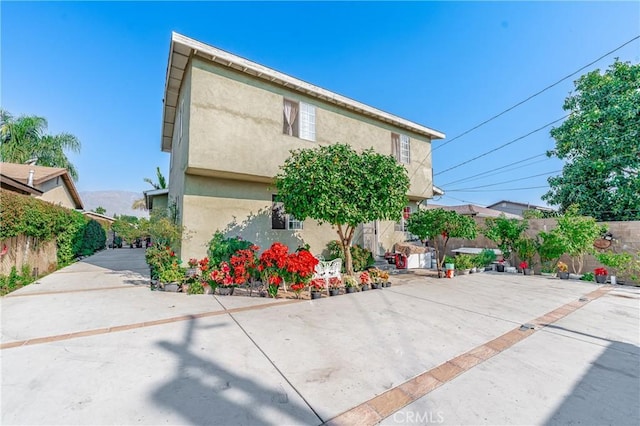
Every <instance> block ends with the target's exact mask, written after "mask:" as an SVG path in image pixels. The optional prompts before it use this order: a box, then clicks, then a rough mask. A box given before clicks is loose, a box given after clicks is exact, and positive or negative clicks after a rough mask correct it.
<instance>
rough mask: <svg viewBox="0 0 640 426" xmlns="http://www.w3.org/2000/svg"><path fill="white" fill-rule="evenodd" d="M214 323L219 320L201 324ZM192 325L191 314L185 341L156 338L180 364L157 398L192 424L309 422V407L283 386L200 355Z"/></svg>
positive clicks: (193, 325)
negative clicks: (266, 384) (273, 385)
mask: <svg viewBox="0 0 640 426" xmlns="http://www.w3.org/2000/svg"><path fill="white" fill-rule="evenodd" d="M218 327H223V325H213V326H209V327H204V328H206V329H211V328H218ZM196 328H200V329H202V328H203V327H199V326H197V325H196V320H195V319H192V320H190V321H188V323H187V330H186V333H185V339H184V343H181V344H176V343H173V342H169V341H166V340H165V341H160V342H158V343H157V344H158V345H159V346H160V347H161V348H163V349H164V350H166V351H168V352H169V353H171V354H173V355H175V356H176V357H177V359H178V361H179V365H178V367H177V369H176V371H175V374H174V377H173V378H172V379H171V380H170V381H169V382H167V383H166V384H164V385H162V386H161V387H160V388H158V389H157V390H156V391H155V392H154V393H153V400H154V401H155V402H156V403H158V404H160V405H161V406H162V407H166V408H169V409H171V410H173V411H174V412H176V413H178V414H179V415H180V416H181V417H182V418H183V419H185V421H186V422H188V423H189V424H196V425H204V424H209V425H211V424H219V425H232V424H245V425H267V424H291V423H297V424H309V423H310V421H312V420H313V412H312V411H311V409H310V408H309V407H306V406H301V405H299V404H296V403H295V402H293V401H291V400H290V399H289V396H288V395H287V391H286V390H285V389H284V388H283V387H282V386H280V388H279V389H270V388H266V387H264V386H263V385H261V384H258V383H256V382H255V381H253V380H251V379H248V378H246V377H240V376H238V375H236V374H234V373H232V372H230V371H228V370H226V369H224V368H223V367H221V366H219V365H217V364H216V363H215V362H212V361H211V360H209V359H205V358H203V357H201V356H199V355H198V354H197V353H196V351H197V350H198V348H196V347H193V346H194V345H193V342H192V340H193V333H194V330H195V329H196ZM213 338H214V336H211V339H213ZM225 342H229V339H225ZM220 344H221V345H222V344H224V343H223V342H220ZM237 362H238V363H243V362H245V359H243V358H242V357H240V358H238V360H237ZM241 369H242V368H241ZM278 420H279V421H278ZM319 423H321V421H320V419H318V418H316V424H319Z"/></svg>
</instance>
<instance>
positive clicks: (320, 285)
mask: <svg viewBox="0 0 640 426" xmlns="http://www.w3.org/2000/svg"><path fill="white" fill-rule="evenodd" d="M325 284H326V283H325V281H324V279H322V278H314V279H312V280H311V283H309V288H311V291H321V290H323V289H324V286H325Z"/></svg>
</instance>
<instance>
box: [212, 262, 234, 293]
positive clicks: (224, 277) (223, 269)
mask: <svg viewBox="0 0 640 426" xmlns="http://www.w3.org/2000/svg"><path fill="white" fill-rule="evenodd" d="M210 277H211V279H212V280H213V281H214V282H215V283H216V284H217V285H218V286H219V287H235V286H236V284H235V282H234V280H233V277H232V276H231V268H230V267H229V264H228V263H227V262H221V263H220V266H219V267H218V268H214V269H213V270H212V271H211V274H210Z"/></svg>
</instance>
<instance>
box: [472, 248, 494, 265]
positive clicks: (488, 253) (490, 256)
mask: <svg viewBox="0 0 640 426" xmlns="http://www.w3.org/2000/svg"><path fill="white" fill-rule="evenodd" d="M496 257H497V256H496V252H495V251H493V250H491V249H484V250H482V251H481V252H480V253H479V254H478V255H477V256H476V261H477V265H478V266H486V265H491V264H492V263H493V262H495V260H496Z"/></svg>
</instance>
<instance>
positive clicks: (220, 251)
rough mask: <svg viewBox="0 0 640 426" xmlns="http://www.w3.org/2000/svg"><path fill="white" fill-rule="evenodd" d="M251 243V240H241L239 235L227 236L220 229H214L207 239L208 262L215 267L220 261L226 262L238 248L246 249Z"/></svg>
mask: <svg viewBox="0 0 640 426" xmlns="http://www.w3.org/2000/svg"><path fill="white" fill-rule="evenodd" d="M252 245H253V243H252V242H251V241H246V240H243V239H242V238H240V237H231V238H227V237H225V236H224V234H223V233H222V232H220V231H216V232H215V233H214V234H213V238H211V240H210V241H209V250H208V254H209V263H210V264H211V265H212V267H214V268H217V267H218V266H219V265H220V263H221V262H227V263H229V261H230V260H231V256H233V255H234V254H235V252H237V251H238V250H246V249H248V248H249V247H251V246H252Z"/></svg>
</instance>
